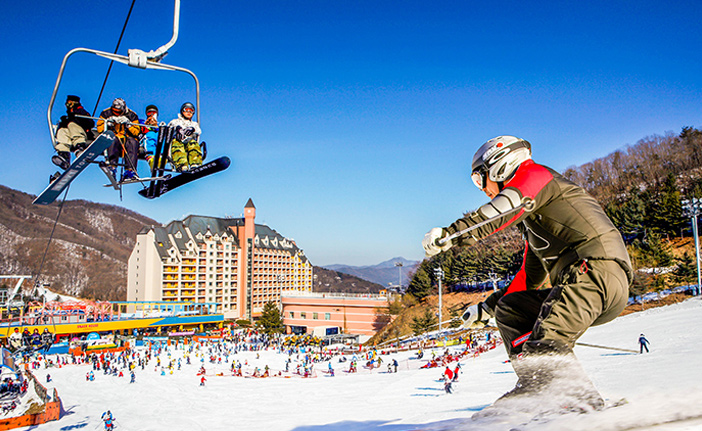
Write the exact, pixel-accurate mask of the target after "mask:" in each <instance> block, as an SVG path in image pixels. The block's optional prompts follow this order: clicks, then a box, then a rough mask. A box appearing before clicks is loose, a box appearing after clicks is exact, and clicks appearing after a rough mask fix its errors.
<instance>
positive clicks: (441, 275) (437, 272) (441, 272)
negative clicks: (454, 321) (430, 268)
mask: <svg viewBox="0 0 702 431" xmlns="http://www.w3.org/2000/svg"><path fill="white" fill-rule="evenodd" d="M434 274H435V275H436V278H437V279H438V280H439V333H441V308H442V307H441V305H442V304H441V290H442V289H441V280H442V279H443V278H444V270H443V269H441V267H438V268H436V269H435V270H434Z"/></svg>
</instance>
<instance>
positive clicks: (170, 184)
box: [139, 156, 231, 199]
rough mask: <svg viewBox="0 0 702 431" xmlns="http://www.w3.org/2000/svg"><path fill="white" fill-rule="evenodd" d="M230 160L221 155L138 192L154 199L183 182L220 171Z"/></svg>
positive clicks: (225, 167) (227, 165)
mask: <svg viewBox="0 0 702 431" xmlns="http://www.w3.org/2000/svg"><path fill="white" fill-rule="evenodd" d="M230 163H231V160H229V157H227V156H223V157H220V158H218V159H215V160H213V161H211V162H209V163H205V164H204V165H202V166H198V167H197V168H194V169H192V170H190V171H187V172H183V173H182V174H180V175H176V176H173V177H170V178H167V179H164V180H161V181H158V180H157V181H155V183H154V187H149V188H146V189H143V190H139V194H140V195H142V196H144V197H145V198H147V199H154V198H157V197H159V196H161V195H162V194H164V193H167V192H169V191H171V190H173V189H176V188H178V187H180V186H182V185H184V184H188V183H190V182H192V181H195V180H199V179H200V178H203V177H206V176H208V175H212V174H214V173H217V172H221V171H223V170H225V169H227V168H228V167H229V165H230Z"/></svg>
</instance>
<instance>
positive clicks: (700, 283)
mask: <svg viewBox="0 0 702 431" xmlns="http://www.w3.org/2000/svg"><path fill="white" fill-rule="evenodd" d="M681 203H682V205H683V211H684V212H685V215H686V216H688V217H690V218H692V235H693V236H694V237H695V257H696V260H697V289H695V292H696V293H697V294H698V295H700V294H702V280H701V278H702V277H700V237H699V232H698V230H697V217H699V215H700V213H701V212H702V199H700V198H692V199H690V200H687V199H686V200H683V201H682V202H681Z"/></svg>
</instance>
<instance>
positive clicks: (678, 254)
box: [409, 127, 702, 298]
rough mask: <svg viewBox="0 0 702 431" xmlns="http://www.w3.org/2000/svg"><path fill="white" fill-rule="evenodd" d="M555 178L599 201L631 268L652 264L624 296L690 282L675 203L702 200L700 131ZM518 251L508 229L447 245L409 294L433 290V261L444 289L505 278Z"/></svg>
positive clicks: (641, 144) (692, 272)
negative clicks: (482, 238) (466, 243)
mask: <svg viewBox="0 0 702 431" xmlns="http://www.w3.org/2000/svg"><path fill="white" fill-rule="evenodd" d="M563 175H564V176H565V177H566V178H568V179H570V180H571V181H573V182H575V183H577V184H579V185H581V186H583V187H584V188H585V189H586V190H587V191H588V192H589V193H591V194H592V195H593V196H594V197H595V198H596V199H597V200H598V201H599V202H600V204H601V205H602V207H603V208H604V209H605V211H606V213H607V214H608V215H609V217H610V218H611V219H612V221H613V222H614V225H615V226H616V227H617V228H618V229H619V230H620V232H621V233H622V236H623V237H624V239H625V241H626V243H627V248H628V250H629V254H630V256H631V258H632V262H633V264H634V267H635V269H641V268H658V270H655V271H654V270H651V271H637V273H636V280H635V282H634V286H633V287H632V293H635V294H640V293H641V292H645V291H649V290H656V289H661V288H664V287H666V286H669V285H673V284H682V283H688V282H692V281H693V280H695V277H696V269H695V268H696V267H695V263H694V254H693V253H694V249H692V250H690V246H689V241H685V240H684V237H689V236H690V235H691V232H690V219H689V218H686V217H685V216H684V215H683V209H682V204H681V200H683V199H689V198H692V197H696V198H700V197H702V131H700V130H698V129H695V128H692V127H685V128H683V130H682V132H681V133H680V134H679V135H675V134H672V133H669V134H666V135H664V136H650V137H646V138H643V139H641V140H640V141H638V142H637V143H636V144H635V145H631V146H627V147H625V148H623V149H621V150H617V151H615V152H613V153H611V154H609V155H608V156H606V157H603V158H600V159H597V160H594V161H592V162H589V163H586V164H584V165H582V166H574V167H569V168H568V169H566V170H565V172H563ZM673 248H676V249H677V250H676V251H675V252H674V250H673ZM522 253H523V244H522V243H521V239H520V236H519V234H518V232H517V231H516V229H511V230H509V231H506V232H503V233H500V234H498V235H495V236H493V237H490V238H488V239H487V240H486V241H483V242H482V243H480V244H478V245H476V246H474V247H454V248H452V249H451V250H450V251H449V252H447V253H441V254H440V255H438V256H435V257H434V258H431V259H427V260H424V261H423V262H422V263H421V264H420V266H419V268H418V269H417V271H416V272H415V274H414V276H413V278H412V281H411V282H410V286H409V292H410V293H412V294H413V295H415V296H416V297H418V298H423V297H425V296H426V295H428V294H430V293H431V292H432V291H435V290H436V286H435V285H436V276H435V274H434V269H435V268H437V267H439V266H441V267H442V268H443V270H444V272H445V276H444V283H445V285H446V286H448V288H449V289H451V288H452V287H453V286H456V285H459V284H462V283H466V282H468V283H470V282H471V281H483V280H487V279H488V278H490V274H494V275H497V277H498V278H501V279H510V278H511V277H513V276H514V274H515V272H516V271H517V270H518V269H519V265H520V264H521V256H522ZM660 268H666V270H663V271H661V270H660Z"/></svg>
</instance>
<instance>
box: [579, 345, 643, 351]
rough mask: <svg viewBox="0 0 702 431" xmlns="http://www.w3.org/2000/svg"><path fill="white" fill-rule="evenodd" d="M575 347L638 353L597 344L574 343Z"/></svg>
mask: <svg viewBox="0 0 702 431" xmlns="http://www.w3.org/2000/svg"><path fill="white" fill-rule="evenodd" d="M575 345H576V346H583V347H594V348H596V349H605V350H617V351H620V352H628V353H639V352H637V351H636V350H631V349H622V348H621V347H609V346H600V345H599V344H588V343H575Z"/></svg>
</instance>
